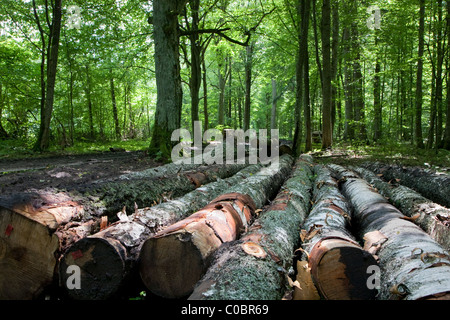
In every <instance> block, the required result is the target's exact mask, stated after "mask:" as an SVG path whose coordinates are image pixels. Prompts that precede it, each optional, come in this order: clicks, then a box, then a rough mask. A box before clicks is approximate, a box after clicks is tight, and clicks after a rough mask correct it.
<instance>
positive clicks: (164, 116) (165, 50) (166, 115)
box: [149, 0, 186, 159]
mask: <svg viewBox="0 0 450 320" xmlns="http://www.w3.org/2000/svg"><path fill="white" fill-rule="evenodd" d="M185 3H186V0H181V1H178V0H155V1H154V2H153V29H154V31H153V36H154V39H155V75H156V90H157V101H156V112H155V123H154V126H153V132H152V140H151V142H150V148H149V149H150V150H149V151H150V153H151V154H156V153H158V152H161V153H162V156H163V157H164V158H166V159H170V155H171V150H172V142H171V140H170V138H171V135H172V132H173V131H174V130H176V129H179V128H180V126H181V108H182V99H183V91H182V87H181V76H180V61H179V54H180V53H179V30H178V15H179V13H180V12H181V11H182V9H183V7H184V5H185Z"/></svg>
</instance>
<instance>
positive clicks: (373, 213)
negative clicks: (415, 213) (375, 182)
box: [330, 165, 450, 300]
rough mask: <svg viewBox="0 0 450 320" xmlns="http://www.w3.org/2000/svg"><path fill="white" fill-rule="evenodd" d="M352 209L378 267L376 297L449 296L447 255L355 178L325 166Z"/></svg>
mask: <svg viewBox="0 0 450 320" xmlns="http://www.w3.org/2000/svg"><path fill="white" fill-rule="evenodd" d="M330 167H331V168H332V170H333V171H335V174H336V176H337V177H338V178H339V179H340V180H339V181H340V187H341V188H342V191H343V193H344V195H345V196H346V197H347V198H348V199H349V201H350V203H351V205H352V207H353V209H354V220H353V221H354V222H355V225H356V226H357V228H358V230H359V236H360V237H365V239H367V240H369V241H370V238H371V235H373V234H374V232H375V233H377V234H379V235H380V236H379V237H378V238H379V239H378V240H377V241H375V242H372V241H371V242H369V243H367V242H366V244H365V247H366V248H368V250H369V251H371V252H372V254H376V256H377V257H378V259H379V266H380V268H381V278H380V280H381V281H380V291H379V295H378V298H379V299H382V300H390V299H407V300H418V299H430V298H431V299H434V298H439V297H445V295H446V294H448V293H449V292H450V257H449V256H448V253H447V251H446V250H445V249H444V248H443V247H442V246H441V245H439V244H438V243H437V242H436V241H434V240H433V239H432V238H431V237H430V236H429V235H428V234H427V233H426V232H425V231H423V230H422V229H421V228H419V227H418V226H416V225H415V224H414V223H412V222H411V221H408V220H405V219H404V217H405V216H404V215H403V214H402V213H401V212H400V211H399V210H398V209H397V208H395V207H394V206H393V205H391V204H390V203H389V202H388V201H387V199H386V198H384V197H383V196H382V195H380V194H379V193H378V192H377V191H376V190H375V189H373V188H372V187H371V186H370V185H369V184H368V182H367V181H365V180H363V179H361V178H360V177H359V176H358V175H357V174H356V173H354V172H352V171H350V170H347V169H345V168H343V167H341V166H337V165H330Z"/></svg>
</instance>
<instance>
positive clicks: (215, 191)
mask: <svg viewBox="0 0 450 320" xmlns="http://www.w3.org/2000/svg"><path fill="white" fill-rule="evenodd" d="M262 167H263V166H262V165H261V164H256V165H249V166H247V167H246V168H244V169H242V170H240V171H239V172H237V173H236V174H235V175H233V176H231V177H229V178H226V179H218V180H217V181H215V182H211V183H208V184H206V185H204V186H201V187H199V188H197V189H196V190H193V191H191V192H189V193H187V194H185V195H184V196H182V197H179V198H176V199H173V200H169V201H167V202H163V203H161V204H158V205H155V206H152V207H146V208H141V209H137V210H136V212H135V213H133V214H132V215H130V216H126V215H122V216H121V220H120V221H118V222H116V223H114V224H112V225H110V226H109V227H108V228H106V229H104V230H102V231H100V232H98V233H96V234H94V235H92V236H89V237H86V238H84V239H81V240H80V241H78V242H76V243H74V244H73V245H72V246H71V247H70V248H69V249H68V250H67V251H66V252H65V254H64V256H63V257H62V258H61V261H60V264H59V280H60V285H61V287H62V288H63V289H64V291H65V293H66V294H67V295H68V297H70V298H72V299H82V300H92V299H108V298H110V297H115V296H117V295H118V294H119V293H120V289H122V288H123V286H124V285H125V284H126V282H127V280H130V277H131V276H132V273H133V272H132V271H134V270H135V267H136V262H137V258H138V254H139V251H140V248H141V246H142V244H143V242H144V241H145V240H146V239H147V238H148V237H149V236H151V235H152V234H154V233H156V232H158V231H160V230H161V229H163V228H164V227H167V226H168V225H170V224H173V223H175V222H176V221H178V220H180V219H183V218H186V217H187V216H189V215H190V214H191V213H193V212H195V211H197V210H199V209H201V208H202V207H204V206H205V205H207V204H208V203H209V202H210V201H211V200H213V199H214V198H215V197H217V196H219V195H220V194H222V193H223V192H224V191H225V190H227V189H228V188H230V186H232V185H234V184H237V183H241V182H242V181H245V180H246V179H248V178H250V177H251V176H252V175H253V174H256V173H257V172H258V171H259V170H260V169H261V168H262ZM70 265H77V266H79V267H80V273H81V275H80V277H81V287H80V288H79V289H76V288H75V289H69V288H68V287H67V281H68V280H69V278H70V276H71V273H68V272H67V268H68V267H69V266H70Z"/></svg>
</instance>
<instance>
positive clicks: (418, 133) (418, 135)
mask: <svg viewBox="0 0 450 320" xmlns="http://www.w3.org/2000/svg"><path fill="white" fill-rule="evenodd" d="M419 3H420V12H419V48H418V60H417V79H416V108H415V123H414V127H415V130H414V133H415V135H414V138H415V143H416V146H417V147H418V148H424V147H425V145H424V143H423V136H422V95H423V93H422V73H423V50H424V31H425V30H424V29H425V0H419Z"/></svg>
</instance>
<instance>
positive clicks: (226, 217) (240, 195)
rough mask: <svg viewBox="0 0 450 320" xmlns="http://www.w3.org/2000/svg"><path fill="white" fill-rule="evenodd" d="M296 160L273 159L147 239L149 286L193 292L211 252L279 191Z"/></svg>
mask: <svg viewBox="0 0 450 320" xmlns="http://www.w3.org/2000/svg"><path fill="white" fill-rule="evenodd" d="M291 165H292V157H291V156H289V155H284V156H281V157H280V159H279V166H278V165H277V164H276V163H273V164H272V165H270V166H269V167H267V168H264V169H262V170H261V172H260V173H259V174H256V175H253V176H251V177H250V178H248V179H247V180H246V181H245V182H244V183H241V184H239V185H237V186H234V187H232V188H230V189H231V190H228V192H227V193H226V194H223V195H222V196H220V197H218V198H217V199H216V201H213V202H212V203H210V204H209V205H207V206H206V207H204V208H203V209H202V210H200V211H198V212H196V213H194V214H193V215H191V216H190V217H188V218H186V219H184V220H181V221H179V222H177V223H176V224H173V225H171V226H170V227H168V228H166V229H164V230H162V231H161V232H159V233H157V234H156V235H154V236H153V237H151V238H149V239H148V240H146V241H145V243H144V245H143V246H142V249H141V252H140V265H139V271H140V275H141V278H142V280H143V282H144V284H145V286H146V287H147V288H148V289H149V290H150V291H152V292H153V293H155V294H157V295H160V296H163V297H167V298H177V297H178V298H179V297H185V296H187V295H188V294H190V293H191V292H192V291H193V289H194V286H195V284H196V283H197V282H198V281H199V280H200V279H201V277H202V276H203V274H204V273H205V272H206V270H207V268H208V266H209V262H210V260H209V259H210V257H211V255H212V254H213V253H214V252H215V251H216V250H217V249H218V248H219V247H220V246H221V245H222V244H223V243H226V242H230V241H233V240H236V239H237V237H239V236H240V234H241V233H242V232H243V231H244V229H245V228H247V227H248V226H249V225H250V224H251V223H252V220H253V219H254V216H255V210H256V209H257V208H261V207H262V206H263V205H264V204H265V203H266V202H267V201H268V200H269V199H271V198H272V197H273V196H274V195H275V194H276V193H277V191H278V188H279V187H280V186H281V184H282V183H283V181H284V180H285V178H286V177H287V176H288V175H289V173H290V171H291ZM278 167H279V168H278ZM186 266H189V268H186Z"/></svg>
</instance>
